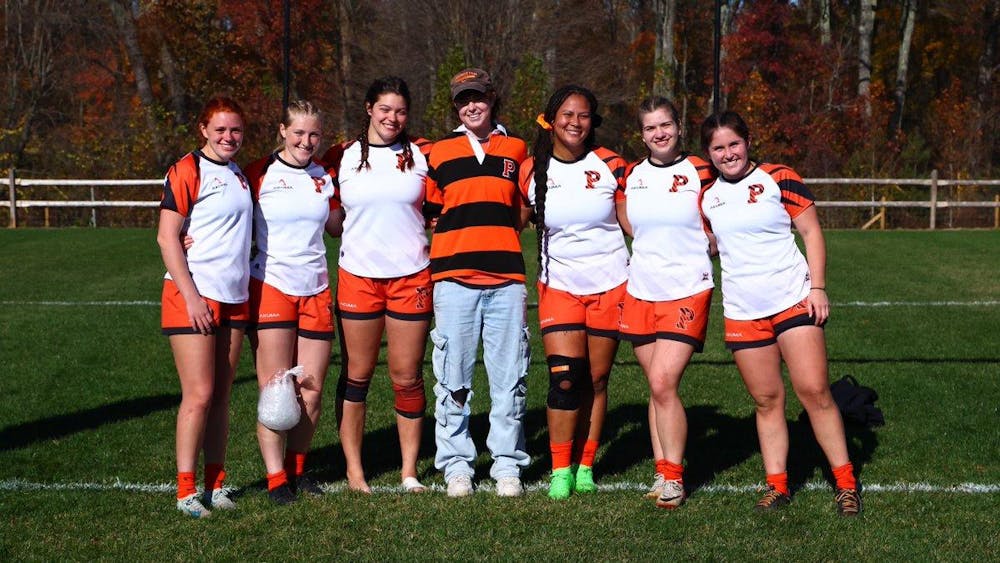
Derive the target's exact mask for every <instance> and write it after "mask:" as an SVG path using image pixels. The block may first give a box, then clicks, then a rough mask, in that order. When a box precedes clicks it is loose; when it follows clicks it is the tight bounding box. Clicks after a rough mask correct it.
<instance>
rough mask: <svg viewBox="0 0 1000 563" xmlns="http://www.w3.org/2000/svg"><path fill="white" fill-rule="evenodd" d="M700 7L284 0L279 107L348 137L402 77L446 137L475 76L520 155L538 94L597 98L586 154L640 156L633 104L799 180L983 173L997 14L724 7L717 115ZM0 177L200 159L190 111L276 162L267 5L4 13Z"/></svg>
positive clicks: (699, 0)
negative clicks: (217, 110) (661, 97)
mask: <svg viewBox="0 0 1000 563" xmlns="http://www.w3.org/2000/svg"><path fill="white" fill-rule="evenodd" d="M713 4H714V3H713V2H705V1H703V0H518V1H515V0H491V1H486V0H453V1H436V0H378V1H371V0H369V1H364V0H331V1H323V0H292V1H291V2H290V7H291V10H290V16H291V17H290V21H289V24H290V25H289V28H290V30H291V35H290V45H291V51H290V53H291V56H290V62H291V65H290V74H289V76H288V84H289V95H290V97H291V99H298V98H305V99H309V100H311V101H313V102H314V103H316V104H317V105H319V107H321V108H322V109H323V111H324V114H325V125H324V126H325V133H326V141H327V142H334V141H341V140H345V139H349V138H353V137H354V136H356V135H357V134H358V133H359V132H360V131H361V127H362V123H363V121H364V118H365V114H364V108H363V106H362V99H363V96H364V90H365V88H366V86H367V84H368V83H369V82H370V81H371V80H372V79H374V78H376V77H378V76H382V75H386V74H397V75H400V76H402V77H403V78H405V79H406V80H407V81H408V82H409V84H410V87H411V90H412V92H413V96H414V100H413V107H412V108H411V121H410V124H409V126H408V129H409V130H410V132H411V133H412V134H417V135H420V136H424V137H427V138H431V139H433V138H436V137H439V136H441V135H443V134H444V133H446V132H447V131H449V130H450V129H451V128H452V127H454V126H455V125H456V124H457V123H456V120H455V117H454V115H453V112H452V110H451V106H450V99H449V92H448V88H447V83H448V79H449V78H450V77H451V76H452V75H453V74H454V73H455V72H456V71H457V70H459V69H461V68H462V67H465V66H470V65H471V66H479V67H482V68H485V69H487V70H488V71H489V72H490V73H491V74H492V75H493V76H494V80H495V82H496V83H497V86H498V88H499V91H500V94H501V97H502V104H503V107H502V109H501V114H500V116H501V119H502V121H503V122H504V123H505V124H506V125H508V126H509V128H510V129H511V130H512V131H513V132H514V133H515V134H518V135H520V136H522V137H524V138H526V139H527V140H528V141H529V142H530V141H531V140H532V139H533V138H534V135H535V127H534V119H535V116H536V115H537V114H538V112H540V111H541V110H542V108H543V106H544V104H545V101H546V99H547V97H548V95H549V93H551V92H552V91H553V90H554V89H555V88H557V87H558V86H560V85H563V84H566V83H570V82H573V83H579V84H582V85H585V86H587V87H589V88H591V89H592V90H594V91H595V92H596V93H597V95H598V99H599V101H600V103H601V110H600V111H601V113H602V114H603V115H604V117H605V119H604V125H603V126H602V127H601V129H599V130H598V140H599V142H600V143H601V144H603V145H605V146H607V147H609V148H611V149H613V150H616V151H618V152H620V153H622V154H623V155H624V156H626V157H627V158H636V157H639V156H641V154H642V151H641V149H642V144H641V141H640V139H639V136H638V131H637V122H636V116H635V108H636V106H637V105H638V102H639V100H640V99H642V98H643V97H645V96H646V95H649V94H651V93H657V94H665V95H667V96H668V97H671V98H672V99H674V100H675V102H676V104H677V106H678V107H679V108H680V109H681V112H682V115H683V122H684V125H685V127H686V130H687V136H686V144H687V146H688V148H689V149H690V150H692V151H695V152H699V151H700V148H699V146H698V144H699V141H698V138H697V137H698V127H699V124H700V123H701V121H702V120H703V119H704V117H705V116H707V115H708V114H709V113H710V112H711V110H712V107H713V104H714V103H715V102H718V103H719V105H720V107H722V108H729V109H734V110H736V111H739V112H740V113H741V114H743V115H744V116H745V117H746V118H747V119H748V121H749V122H750V125H751V130H752V131H753V133H754V134H755V138H754V140H753V151H754V154H756V155H759V157H760V158H761V159H764V160H773V161H780V162H786V163H788V164H791V165H792V166H795V167H796V169H797V170H799V171H800V172H801V173H802V174H803V175H804V176H814V177H815V176H821V177H831V176H857V177H872V176H875V177H900V176H902V177H911V176H926V175H927V174H928V173H929V171H930V170H932V169H937V170H939V171H940V173H941V175H942V177H950V178H969V177H973V178H988V177H995V175H996V173H997V165H998V163H1000V138H998V133H997V131H998V130H1000V127H998V125H1000V111H998V107H997V106H998V103H997V98H998V93H1000V92H998V88H1000V86H998V81H997V80H994V74H996V72H997V70H998V68H1000V53H998V42H1000V31H998V28H1000V0H956V1H952V2H931V1H927V0H881V1H879V0H798V1H787V0H785V1H782V0H745V1H740V0H726V1H724V2H722V4H723V6H722V18H721V31H722V42H721V81H720V84H719V86H720V99H719V100H713V99H712V98H713V68H714V58H713V32H714V26H713V20H714V17H715V9H714V5H713ZM0 18H2V23H3V30H4V35H3V65H2V67H0V76H2V78H3V80H2V83H0V84H2V86H0V97H2V98H0V104H2V107H3V113H2V116H0V169H2V170H5V171H6V170H7V169H9V168H12V167H14V168H16V169H18V171H19V174H21V175H29V176H34V177H73V178H136V177H157V176H160V175H162V174H163V172H164V170H165V168H166V166H167V165H168V164H169V163H170V162H172V161H173V160H175V159H176V158H177V157H179V156H180V155H181V154H183V153H185V152H187V151H189V150H191V149H192V148H195V147H196V146H199V139H198V138H197V137H196V133H195V128H194V127H193V125H194V124H193V121H194V120H195V118H196V115H197V113H198V110H199V108H200V104H201V103H202V101H203V100H204V99H206V98H208V97H209V96H211V95H213V94H218V93H224V94H228V95H231V96H233V97H234V98H236V99H238V100H239V101H240V102H241V103H242V104H243V105H244V108H245V110H246V111H247V114H248V118H249V120H248V121H249V123H247V142H246V145H245V148H244V149H243V151H242V152H241V153H240V155H239V159H240V160H241V161H242V160H246V159H252V158H256V157H258V156H260V155H262V154H265V153H266V152H268V151H270V150H272V149H273V148H274V146H275V144H276V142H275V131H276V123H277V120H278V116H279V112H280V110H281V103H282V95H283V85H284V79H285V67H284V58H283V50H282V47H283V33H282V31H283V19H282V18H283V1H282V0H226V1H222V0H103V1H96V0H91V1H87V0H4V4H3V12H2V14H0Z"/></svg>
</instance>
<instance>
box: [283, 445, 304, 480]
mask: <svg viewBox="0 0 1000 563" xmlns="http://www.w3.org/2000/svg"><path fill="white" fill-rule="evenodd" d="M305 472H306V452H297V451H294V450H288V451H286V452H285V473H287V474H288V475H289V476H291V477H301V476H302V474H303V473H305Z"/></svg>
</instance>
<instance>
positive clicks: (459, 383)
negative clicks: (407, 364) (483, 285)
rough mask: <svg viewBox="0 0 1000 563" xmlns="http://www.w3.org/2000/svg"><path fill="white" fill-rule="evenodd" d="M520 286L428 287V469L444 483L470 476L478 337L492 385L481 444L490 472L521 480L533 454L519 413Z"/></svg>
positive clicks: (523, 343)
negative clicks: (433, 448) (431, 440)
mask: <svg viewBox="0 0 1000 563" xmlns="http://www.w3.org/2000/svg"><path fill="white" fill-rule="evenodd" d="M526 299H527V292H526V290H525V286H524V284H511V285H507V286H504V287H497V288H490V289H475V288H470V287H466V286H463V285H461V284H457V283H454V282H450V281H439V282H437V283H435V284H434V324H435V326H434V330H432V331H431V340H432V341H433V343H434V352H433V355H432V364H433V368H434V377H435V378H436V379H437V381H436V382H435V384H434V396H435V401H434V418H435V421H436V424H435V427H434V437H435V442H436V444H437V452H436V453H435V455H434V466H435V467H437V468H438V470H440V471H443V472H444V478H445V481H447V480H449V479H451V478H452V477H454V476H457V475H463V474H464V475H468V476H470V477H471V476H472V475H473V474H474V469H473V464H474V463H475V459H476V446H475V444H474V443H473V441H472V435H471V434H470V433H469V413H470V412H471V411H470V408H469V404H470V403H471V402H472V398H473V393H472V373H473V370H474V368H475V364H476V354H477V352H478V349H479V339H480V336H481V337H482V341H483V363H484V364H485V365H486V375H487V378H488V380H489V386H490V429H489V434H488V435H487V438H486V446H487V447H488V448H489V450H490V453H491V454H492V456H493V466H492V467H491V468H490V476H491V477H493V478H494V479H499V478H501V477H520V475H521V468H523V467H526V466H527V465H528V463H529V462H530V461H531V459H530V458H529V457H528V453H527V451H525V439H524V426H523V423H524V414H525V411H526V409H527V404H526V395H527V389H528V388H527V382H526V381H525V378H526V377H527V374H528V360H529V356H530V353H531V349H530V346H529V343H528V326H527V319H526V313H525V302H526Z"/></svg>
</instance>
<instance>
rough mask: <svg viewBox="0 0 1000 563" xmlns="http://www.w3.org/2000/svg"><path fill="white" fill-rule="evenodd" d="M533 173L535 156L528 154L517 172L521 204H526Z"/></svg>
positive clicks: (525, 205) (524, 205)
mask: <svg viewBox="0 0 1000 563" xmlns="http://www.w3.org/2000/svg"><path fill="white" fill-rule="evenodd" d="M534 175H535V157H533V156H529V157H528V158H527V159H526V160H525V161H524V162H522V163H521V170H520V171H519V172H518V178H517V188H518V190H517V191H518V192H519V193H520V195H521V205H522V206H523V207H527V206H528V201H529V200H528V190H529V189H531V180H532V177H533V176H534Z"/></svg>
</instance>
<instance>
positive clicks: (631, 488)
mask: <svg viewBox="0 0 1000 563" xmlns="http://www.w3.org/2000/svg"><path fill="white" fill-rule="evenodd" d="M320 486H321V487H322V488H323V490H324V491H326V492H328V493H341V492H345V491H347V484H346V483H344V482H338V483H323V484H321V485H320ZM427 488H428V489H430V490H431V491H434V492H439V493H444V492H445V487H444V486H443V485H440V484H433V485H428V486H427ZM548 488H549V487H548V483H546V482H543V481H538V482H535V483H530V484H527V485H526V486H525V489H527V490H528V491H529V492H530V491H546V490H548ZM597 488H598V489H599V490H601V491H604V492H621V491H625V492H637V493H644V492H646V491H647V490H648V489H649V484H647V483H636V482H631V481H619V482H616V483H604V484H600V485H598V486H597ZM762 488H763V485H761V484H753V485H705V486H703V487H700V488H699V489H698V490H697V493H700V494H748V493H754V492H757V491H760V490H762ZM802 488H803V489H804V490H806V491H828V490H830V485H829V484H828V483H826V482H815V481H812V482H809V483H806V484H805V485H804V486H803V487H802ZM862 488H863V491H864V492H865V493H964V494H973V495H981V494H994V493H1000V484H990V483H959V484H957V485H932V484H930V483H907V482H896V483H886V484H882V483H862ZM477 489H478V490H480V491H486V492H492V491H493V490H494V486H493V484H492V482H485V483H482V484H481V485H478V486H477ZM0 490H2V491H128V492H137V493H173V492H175V490H176V486H175V485H174V484H172V483H159V484H157V483H129V482H126V481H122V480H120V479H115V480H114V481H109V482H104V483H86V482H79V481H78V482H76V483H38V482H33V481H25V480H23V479H6V480H2V481H0ZM372 492H374V493H385V494H395V493H402V492H403V487H402V486H399V485H378V486H375V487H372Z"/></svg>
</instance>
